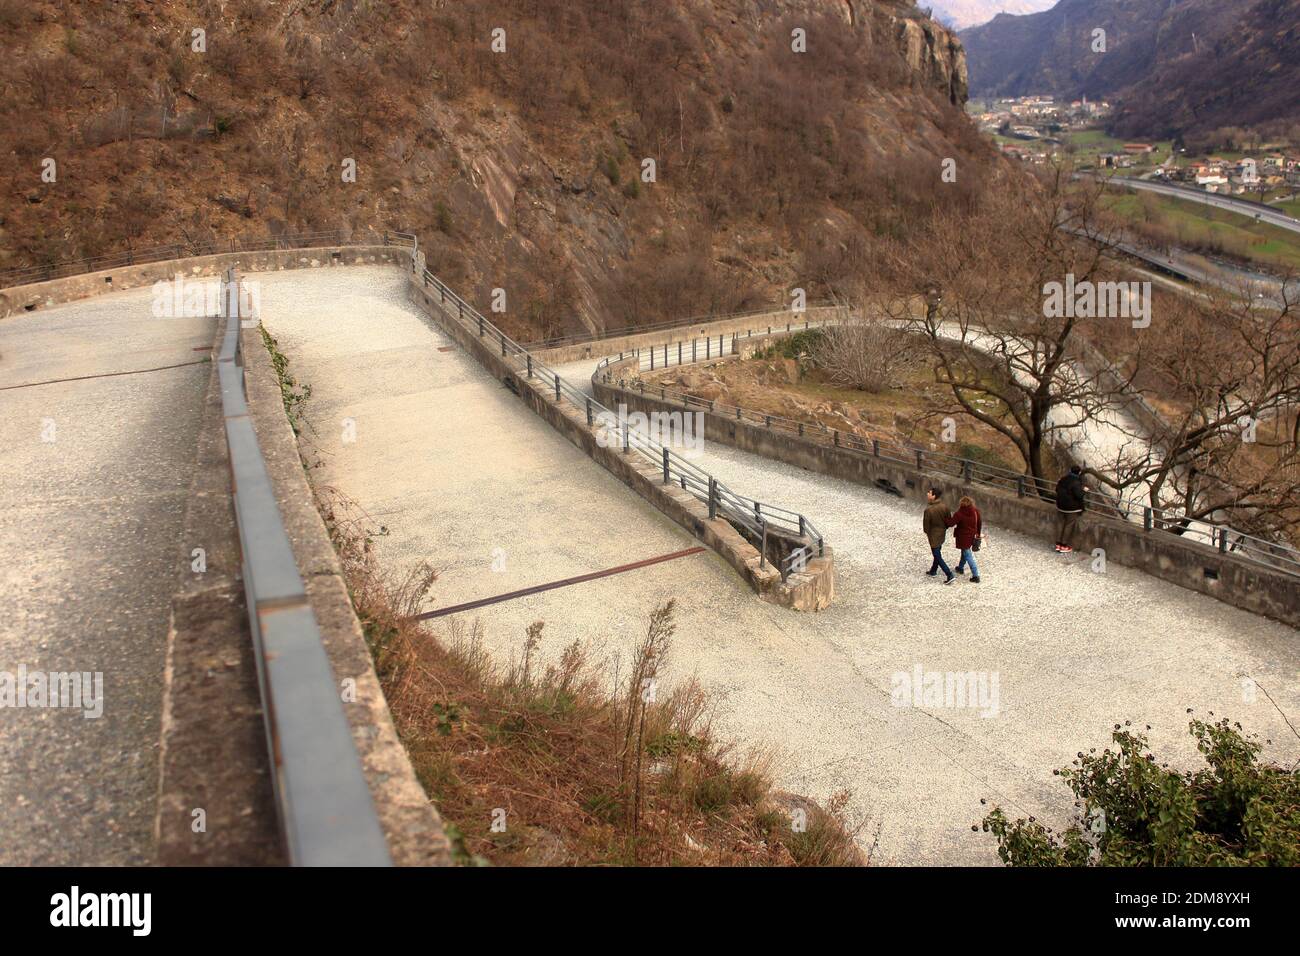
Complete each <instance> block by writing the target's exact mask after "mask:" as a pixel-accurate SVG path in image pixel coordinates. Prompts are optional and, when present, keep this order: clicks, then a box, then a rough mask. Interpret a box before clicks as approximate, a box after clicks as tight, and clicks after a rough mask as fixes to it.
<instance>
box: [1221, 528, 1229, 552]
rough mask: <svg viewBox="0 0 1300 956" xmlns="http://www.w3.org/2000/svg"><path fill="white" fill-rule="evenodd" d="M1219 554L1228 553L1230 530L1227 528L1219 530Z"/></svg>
mask: <svg viewBox="0 0 1300 956" xmlns="http://www.w3.org/2000/svg"><path fill="white" fill-rule="evenodd" d="M1219 553H1220V554H1227V553H1228V529H1227V528H1220V529H1219Z"/></svg>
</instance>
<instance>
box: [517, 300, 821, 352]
mask: <svg viewBox="0 0 1300 956" xmlns="http://www.w3.org/2000/svg"><path fill="white" fill-rule="evenodd" d="M834 305H835V303H833V302H813V303H809V304H808V305H807V306H805V309H804V311H808V312H811V311H815V310H817V309H826V308H832V307H833V306H834ZM782 312H791V309H790V308H789V307H788V306H783V305H766V306H762V307H760V308H757V309H746V310H744V311H743V312H726V313H723V314H720V315H718V314H714V315H692V316H688V317H686V318H682V319H667V320H665V321H663V322H654V323H652V324H650V325H637V326H631V327H629V328H623V329H603V330H601V331H600V332H575V333H573V334H572V335H559V336H552V337H551V338H548V339H539V340H537V341H533V342H524V343H523V347H524V348H526V349H529V350H530V351H541V350H544V349H554V348H560V347H562V346H565V345H582V344H584V343H587V342H600V341H603V340H605V339H615V338H618V337H620V336H624V335H642V334H643V333H648V332H663V331H668V332H671V331H674V330H676V329H683V328H687V327H688V326H692V325H709V324H711V323H714V322H726V321H729V320H731V319H747V318H752V317H754V316H760V315H778V314H780V313H782Z"/></svg>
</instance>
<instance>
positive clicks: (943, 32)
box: [892, 17, 969, 106]
mask: <svg viewBox="0 0 1300 956" xmlns="http://www.w3.org/2000/svg"><path fill="white" fill-rule="evenodd" d="M892 19H893V22H894V29H895V36H896V37H897V38H898V41H899V44H900V47H901V51H902V54H903V59H904V60H905V61H906V62H907V65H908V67H910V68H911V69H912V70H914V71H915V72H916V73H917V74H918V75H919V76H920V77H921V78H922V80H923V81H924V82H926V83H929V84H931V85H932V86H934V87H936V88H938V89H940V90H942V91H943V92H944V93H945V94H946V95H947V97H948V102H949V103H952V104H953V105H954V106H962V105H963V104H965V102H966V97H967V93H968V92H969V89H968V85H967V77H966V51H965V50H964V49H963V48H962V45H961V41H960V40H958V39H957V34H955V33H953V32H952V31H950V30H948V29H947V28H946V27H944V26H942V25H940V24H938V23H936V22H935V21H933V20H914V19H909V18H907V17H894V18H892Z"/></svg>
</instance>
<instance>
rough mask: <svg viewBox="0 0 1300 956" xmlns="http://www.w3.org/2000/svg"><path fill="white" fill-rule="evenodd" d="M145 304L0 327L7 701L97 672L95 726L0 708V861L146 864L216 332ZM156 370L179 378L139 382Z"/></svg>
mask: <svg viewBox="0 0 1300 956" xmlns="http://www.w3.org/2000/svg"><path fill="white" fill-rule="evenodd" d="M150 306H151V294H150V291H149V290H148V289H143V290H137V291H131V292H122V293H113V294H109V295H105V296H103V297H101V298H97V299H92V300H89V301H87V302H85V303H77V304H72V305H65V306H60V307H58V308H53V309H48V310H45V311H40V312H34V313H32V314H30V315H19V316H16V317H12V318H8V319H4V320H0V408H3V413H2V414H0V448H3V449H4V454H3V455H0V503H2V504H0V591H3V593H4V595H5V600H6V608H5V613H4V614H3V616H0V695H3V693H4V691H5V680H6V676H5V675H9V677H8V680H9V682H10V683H9V689H10V691H11V693H13V692H14V688H13V683H12V682H13V681H14V680H15V678H16V677H17V675H18V673H19V669H20V668H23V667H25V668H26V669H27V671H28V672H29V674H30V673H31V672H36V671H41V672H48V671H59V672H70V671H77V672H82V673H86V674H90V675H92V676H91V678H90V680H89V683H88V690H89V689H90V688H92V687H93V685H94V677H93V675H94V674H96V673H99V674H101V675H102V715H101V716H98V717H90V718H87V717H83V713H84V712H90V713H94V712H95V711H96V710H98V709H99V705H98V704H96V703H95V701H94V696H95V695H94V694H93V692H90V693H86V694H85V695H84V696H83V697H82V698H81V702H82V704H83V708H80V709H79V708H76V707H62V706H60V707H57V708H52V707H38V706H32V704H33V703H34V699H29V700H28V706H26V707H15V706H12V703H17V701H18V698H17V696H16V694H15V696H14V697H13V698H12V703H10V702H8V701H6V702H5V706H3V707H0V833H3V834H4V836H3V838H0V864H4V865H15V864H54V865H69V864H143V863H149V862H152V860H153V843H154V839H153V826H154V815H155V810H156V804H157V793H158V766H157V763H158V753H157V749H158V741H159V713H160V706H161V702H162V692H163V687H162V675H163V658H164V648H165V640H166V635H167V627H168V615H169V611H170V599H171V595H172V594H173V592H174V591H175V589H176V582H177V580H178V575H179V574H181V573H182V571H183V564H182V561H185V562H188V558H187V557H184V555H185V554H187V552H188V548H186V547H182V544H183V543H182V542H180V541H179V540H178V536H179V533H180V528H181V523H182V518H183V514H184V506H185V500H186V495H187V492H188V488H189V483H190V478H191V473H192V471H193V467H194V458H195V452H196V440H197V434H198V424H199V412H200V407H201V402H202V399H203V396H204V393H205V390H206V387H207V382H208V373H209V366H208V365H207V364H206V362H205V361H204V360H205V359H206V357H207V352H206V348H207V347H208V346H210V345H211V343H212V339H213V334H214V332H215V323H214V321H213V320H210V319H202V318H195V319H159V318H154V317H153V315H152V314H151V308H150ZM196 349H204V351H195V350H196ZM196 361H197V362H200V364H189V363H194V362H196ZM162 366H180V367H177V368H166V369H162V370H158V371H138V370H147V369H159V368H160V367H162ZM137 371H138V374H125V375H118V374H115V373H121V372H137ZM73 378H76V379H78V380H76V381H51V380H55V379H73ZM38 383H48V384H38ZM15 386H17V387H15ZM0 700H3V697H2V696H0Z"/></svg>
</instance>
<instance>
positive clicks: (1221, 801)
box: [972, 718, 1300, 866]
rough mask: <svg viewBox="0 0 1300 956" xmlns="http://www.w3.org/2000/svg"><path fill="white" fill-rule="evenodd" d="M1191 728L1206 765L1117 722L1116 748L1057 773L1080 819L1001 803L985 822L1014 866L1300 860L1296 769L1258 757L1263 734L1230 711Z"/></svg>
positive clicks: (1299, 797)
mask: <svg viewBox="0 0 1300 956" xmlns="http://www.w3.org/2000/svg"><path fill="white" fill-rule="evenodd" d="M1126 726H1127V725H1126ZM1147 729H1148V730H1150V727H1148V728H1147ZM1188 729H1189V731H1190V733H1191V734H1192V736H1193V737H1195V738H1196V747H1197V749H1198V750H1199V751H1200V752H1201V755H1202V756H1203V757H1204V759H1205V763H1206V767H1204V768H1202V769H1199V770H1195V771H1184V772H1178V771H1174V770H1170V769H1168V764H1157V763H1156V759H1155V755H1154V754H1152V753H1151V752H1150V750H1149V748H1148V745H1147V738H1146V736H1145V735H1144V734H1141V733H1136V732H1131V731H1129V730H1125V729H1123V728H1121V727H1120V726H1119V725H1118V724H1116V725H1115V730H1114V732H1113V733H1112V734H1111V737H1112V739H1113V740H1114V742H1115V743H1116V744H1117V745H1118V750H1112V749H1111V748H1109V747H1107V748H1106V749H1105V750H1103V751H1102V752H1101V753H1100V754H1097V753H1094V752H1089V753H1087V754H1084V753H1080V754H1079V756H1078V759H1076V760H1075V761H1074V762H1073V764H1072V768H1073V769H1071V768H1065V769H1063V770H1057V771H1054V772H1055V773H1057V774H1059V775H1060V776H1061V777H1063V778H1064V779H1065V782H1066V783H1067V784H1068V785H1069V787H1070V789H1071V790H1073V791H1074V793H1075V796H1077V797H1078V798H1079V799H1078V801H1077V802H1076V805H1077V806H1078V807H1079V808H1080V809H1079V818H1078V819H1077V820H1076V822H1074V823H1073V824H1071V826H1070V827H1069V828H1068V829H1067V830H1066V831H1065V832H1064V833H1061V834H1053V833H1052V831H1051V829H1050V828H1048V827H1044V826H1043V825H1042V824H1041V823H1039V822H1038V821H1036V820H1035V819H1034V818H1033V817H1030V818H1029V819H1028V820H1024V819H1020V820H1016V821H1015V822H1014V823H1012V822H1011V821H1009V820H1008V819H1007V818H1006V816H1005V815H1004V814H1003V812H1002V810H1001V808H995V809H994V810H993V811H992V812H991V813H989V814H988V816H986V817H985V818H984V821H983V829H984V831H985V832H987V833H992V834H993V835H994V836H996V837H997V840H998V855H999V856H1000V857H1001V858H1002V861H1003V862H1004V863H1008V864H1011V865H1013V866H1296V865H1300V774H1297V771H1296V768H1295V767H1291V768H1287V767H1280V766H1277V765H1276V764H1263V763H1260V762H1259V761H1258V759H1257V758H1258V756H1259V751H1260V744H1259V742H1258V739H1257V737H1256V736H1255V735H1249V736H1244V735H1243V734H1242V733H1241V725H1240V724H1233V723H1230V722H1229V721H1228V719H1227V718H1223V719H1222V720H1219V721H1217V722H1215V723H1207V722H1205V721H1201V720H1192V721H1191V722H1190V724H1189V725H1188ZM972 829H978V827H972Z"/></svg>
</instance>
